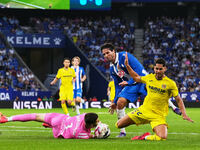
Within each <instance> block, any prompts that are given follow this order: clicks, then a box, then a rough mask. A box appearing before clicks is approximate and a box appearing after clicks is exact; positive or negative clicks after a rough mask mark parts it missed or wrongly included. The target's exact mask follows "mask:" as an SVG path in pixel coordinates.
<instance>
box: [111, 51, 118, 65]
mask: <svg viewBox="0 0 200 150" xmlns="http://www.w3.org/2000/svg"><path fill="white" fill-rule="evenodd" d="M115 56H116V57H115V63H112V62H110V67H111V66H113V65H114V64H116V63H119V53H115Z"/></svg>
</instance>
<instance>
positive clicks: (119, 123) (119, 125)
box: [115, 120, 123, 129]
mask: <svg viewBox="0 0 200 150" xmlns="http://www.w3.org/2000/svg"><path fill="white" fill-rule="evenodd" d="M115 127H116V128H118V129H120V128H122V127H123V126H122V124H121V122H120V121H119V120H118V121H117V122H116V123H115Z"/></svg>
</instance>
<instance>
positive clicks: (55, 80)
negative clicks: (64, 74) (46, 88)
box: [50, 77, 58, 85]
mask: <svg viewBox="0 0 200 150" xmlns="http://www.w3.org/2000/svg"><path fill="white" fill-rule="evenodd" d="M57 81H58V78H57V77H55V78H54V79H53V81H51V83H50V85H54V84H56V82H57Z"/></svg>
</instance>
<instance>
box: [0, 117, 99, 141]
mask: <svg viewBox="0 0 200 150" xmlns="http://www.w3.org/2000/svg"><path fill="white" fill-rule="evenodd" d="M0 116H1V117H0V123H6V122H12V121H20V122H26V121H37V122H44V123H46V124H48V125H49V127H50V128H52V132H53V136H54V138H64V139H90V138H96V137H94V135H92V134H91V128H95V127H96V126H97V124H98V122H99V119H98V115H97V114H96V113H86V114H81V115H78V116H74V117H70V116H69V115H65V114H59V113H38V114H36V113H33V114H22V115H15V116H11V117H6V116H4V115H2V114H1V113H0Z"/></svg>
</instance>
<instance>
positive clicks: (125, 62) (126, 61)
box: [124, 52, 129, 67]
mask: <svg viewBox="0 0 200 150" xmlns="http://www.w3.org/2000/svg"><path fill="white" fill-rule="evenodd" d="M124 64H125V66H126V67H127V66H128V65H129V64H128V54H127V52H126V56H125V60H124Z"/></svg>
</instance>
